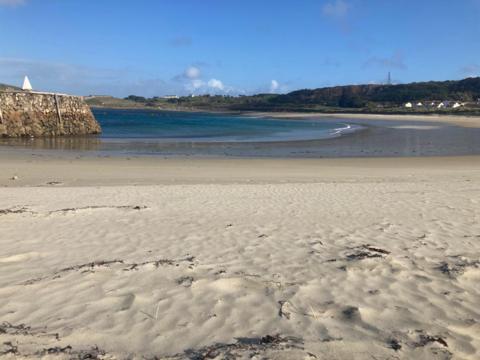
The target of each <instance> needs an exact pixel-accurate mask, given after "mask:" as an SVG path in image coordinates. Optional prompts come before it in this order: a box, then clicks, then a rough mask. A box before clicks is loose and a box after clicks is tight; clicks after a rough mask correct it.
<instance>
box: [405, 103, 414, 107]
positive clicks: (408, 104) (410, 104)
mask: <svg viewBox="0 0 480 360" xmlns="http://www.w3.org/2000/svg"><path fill="white" fill-rule="evenodd" d="M405 107H406V108H412V107H413V105H412V103H411V102H407V103H406V104H405Z"/></svg>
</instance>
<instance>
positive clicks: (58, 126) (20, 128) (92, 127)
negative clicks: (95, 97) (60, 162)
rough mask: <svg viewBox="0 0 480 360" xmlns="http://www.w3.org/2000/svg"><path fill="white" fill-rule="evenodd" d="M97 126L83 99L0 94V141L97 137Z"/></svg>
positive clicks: (46, 94) (98, 127)
mask: <svg viewBox="0 0 480 360" xmlns="http://www.w3.org/2000/svg"><path fill="white" fill-rule="evenodd" d="M100 132H101V128H100V125H99V124H98V122H97V120H95V117H94V116H93V114H92V111H91V110H90V107H89V106H88V105H87V104H86V103H85V101H84V100H83V98H82V97H78V96H69V95H59V94H49V93H35V92H23V91H16V92H0V137H22V136H62V135H66V136H69V135H87V134H99V133H100Z"/></svg>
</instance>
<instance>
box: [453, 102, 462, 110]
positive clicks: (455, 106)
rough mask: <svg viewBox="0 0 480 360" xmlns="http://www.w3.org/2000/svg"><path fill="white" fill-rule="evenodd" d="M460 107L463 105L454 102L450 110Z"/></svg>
mask: <svg viewBox="0 0 480 360" xmlns="http://www.w3.org/2000/svg"><path fill="white" fill-rule="evenodd" d="M461 106H464V104H460V103H459V102H456V103H455V104H453V106H452V108H454V109H457V108H459V107H461Z"/></svg>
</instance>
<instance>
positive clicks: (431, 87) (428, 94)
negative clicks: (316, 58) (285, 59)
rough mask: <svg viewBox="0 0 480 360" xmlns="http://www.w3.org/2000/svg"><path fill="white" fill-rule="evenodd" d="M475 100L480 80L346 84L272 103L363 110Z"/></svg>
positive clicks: (311, 91)
mask: <svg viewBox="0 0 480 360" xmlns="http://www.w3.org/2000/svg"><path fill="white" fill-rule="evenodd" d="M479 98H480V77H479V78H468V79H464V80H460V81H442V82H439V81H430V82H419V83H411V84H400V85H350V86H337V87H330V88H321V89H315V90H299V91H294V92H291V93H289V94H286V95H281V96H279V97H277V98H275V100H274V103H276V104H305V105H309V104H315V105H324V106H338V107H364V106H366V105H367V104H368V103H370V102H373V103H390V104H392V105H400V104H402V103H405V102H408V101H410V102H414V101H415V102H416V101H428V100H437V101H443V100H452V101H476V100H477V99H479Z"/></svg>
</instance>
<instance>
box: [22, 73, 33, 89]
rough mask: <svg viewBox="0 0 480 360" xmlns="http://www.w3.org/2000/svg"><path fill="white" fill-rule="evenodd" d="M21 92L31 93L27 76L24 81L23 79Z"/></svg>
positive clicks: (30, 85)
mask: <svg viewBox="0 0 480 360" xmlns="http://www.w3.org/2000/svg"><path fill="white" fill-rule="evenodd" d="M22 90H25V91H32V90H33V89H32V84H30V80H28V76H25V79H23V86H22Z"/></svg>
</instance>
